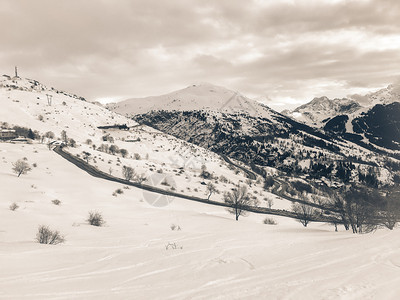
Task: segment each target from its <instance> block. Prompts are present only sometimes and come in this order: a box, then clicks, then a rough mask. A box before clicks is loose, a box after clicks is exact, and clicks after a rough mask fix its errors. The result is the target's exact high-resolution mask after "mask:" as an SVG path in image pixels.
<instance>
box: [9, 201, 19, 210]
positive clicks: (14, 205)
mask: <svg viewBox="0 0 400 300" xmlns="http://www.w3.org/2000/svg"><path fill="white" fill-rule="evenodd" d="M9 208H10V210H12V211H15V210H17V209H18V208H19V205H18V204H17V203H16V202H13V203H11V205H10V206H9Z"/></svg>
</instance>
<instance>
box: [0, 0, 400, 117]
mask: <svg viewBox="0 0 400 300" xmlns="http://www.w3.org/2000/svg"><path fill="white" fill-rule="evenodd" d="M14 65H18V67H19V70H20V75H21V76H22V77H28V78H34V79H37V80H39V81H41V82H42V83H44V84H46V85H48V86H53V87H55V88H59V89H64V90H67V91H70V92H73V93H76V94H79V95H82V96H84V97H86V98H87V99H88V100H92V101H94V100H101V101H106V100H122V99H126V98H130V97H144V96H150V95H159V94H164V93H168V92H171V91H174V90H176V89H181V88H184V87H186V86H188V85H190V84H193V83H198V82H210V83H213V84H216V85H221V86H225V87H227V88H230V89H232V90H236V91H239V92H241V93H242V94H244V95H246V96H249V97H259V96H263V97H266V99H268V100H265V101H268V102H267V104H268V105H270V106H271V107H273V108H276V109H278V110H281V109H283V108H287V107H293V106H297V105H299V104H301V103H305V102H308V101H310V100H311V99H312V98H313V97H317V96H318V97H319V96H322V95H326V96H328V97H343V96H346V95H348V94H353V93H364V92H366V91H368V90H373V89H376V88H379V87H383V86H386V85H388V84H389V83H392V82H394V81H396V80H397V79H398V78H399V75H400V1H399V0H374V1H373V0H371V1H363V0H358V1H340V0H335V1H333V0H330V1H323V0H316V1H313V0H304V1H295V0H293V1H289V0H286V1H283V0H282V1H278V0H270V1H267V0H265V1H263V0H253V1H250V0H247V1H243V0H199V1H196V0H143V1H137V0H130V1H129V0H85V1H81V0H35V1H32V0H25V1H23V0H1V3H0V69H1V72H2V73H3V74H12V73H13V70H14Z"/></svg>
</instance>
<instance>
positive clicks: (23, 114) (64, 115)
mask: <svg viewBox="0 0 400 300" xmlns="http://www.w3.org/2000/svg"><path fill="white" fill-rule="evenodd" d="M48 97H50V98H51V105H50V103H49V102H48ZM0 104H1V109H0V122H7V123H8V124H10V125H18V126H25V127H29V128H32V130H37V131H39V132H41V133H42V134H44V133H45V132H48V131H53V132H54V133H55V135H56V136H59V135H60V133H61V131H62V130H65V131H66V132H67V134H68V136H69V137H70V138H73V139H75V140H77V141H81V142H83V141H85V140H86V139H87V138H89V137H92V139H94V137H95V136H98V137H99V136H100V135H101V134H102V130H100V129H97V127H98V126H106V125H113V124H128V125H135V124H136V123H135V122H133V121H131V120H129V119H127V118H125V117H124V116H121V115H119V114H116V113H112V112H110V111H109V110H107V109H106V108H103V107H101V106H99V105H95V104H92V103H90V102H87V101H84V99H83V98H82V97H78V96H75V95H73V94H69V93H67V92H63V91H58V90H55V89H54V88H47V87H46V86H45V85H43V84H41V83H39V82H37V81H35V80H32V79H23V78H8V77H6V76H3V77H2V79H0Z"/></svg>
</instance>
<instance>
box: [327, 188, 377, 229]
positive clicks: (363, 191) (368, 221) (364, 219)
mask: <svg viewBox="0 0 400 300" xmlns="http://www.w3.org/2000/svg"><path fill="white" fill-rule="evenodd" d="M333 200H334V203H333V204H334V208H335V209H336V210H337V211H338V214H339V216H340V218H341V221H342V222H343V224H344V226H345V228H346V230H347V229H350V228H351V230H352V231H353V233H367V232H371V231H374V230H375V229H377V228H378V226H379V225H380V220H381V219H382V217H381V215H382V212H383V211H384V205H383V204H384V201H383V198H382V195H381V194H380V193H379V192H378V190H376V189H371V188H367V187H365V186H362V185H356V184H350V185H347V186H345V187H343V188H341V189H340V190H339V191H338V192H337V193H336V195H335V196H334V197H333Z"/></svg>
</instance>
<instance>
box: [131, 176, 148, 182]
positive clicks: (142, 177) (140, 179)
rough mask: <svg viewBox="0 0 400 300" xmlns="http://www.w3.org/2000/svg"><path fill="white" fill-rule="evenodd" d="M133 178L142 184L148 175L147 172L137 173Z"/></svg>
mask: <svg viewBox="0 0 400 300" xmlns="http://www.w3.org/2000/svg"><path fill="white" fill-rule="evenodd" d="M133 180H134V181H136V182H137V183H139V184H142V183H143V182H145V181H146V180H147V177H146V175H145V174H140V175H139V174H135V175H134V176H133Z"/></svg>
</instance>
